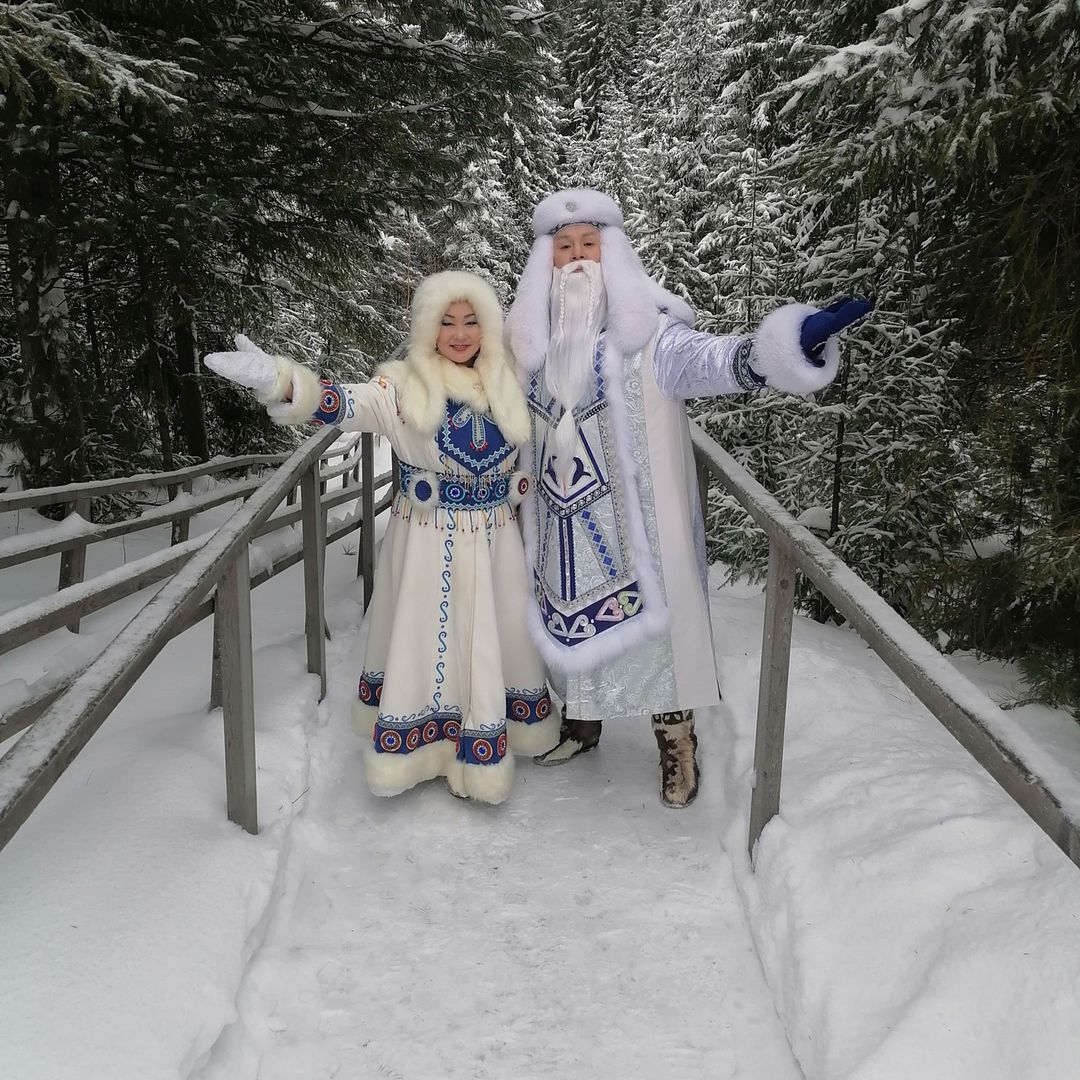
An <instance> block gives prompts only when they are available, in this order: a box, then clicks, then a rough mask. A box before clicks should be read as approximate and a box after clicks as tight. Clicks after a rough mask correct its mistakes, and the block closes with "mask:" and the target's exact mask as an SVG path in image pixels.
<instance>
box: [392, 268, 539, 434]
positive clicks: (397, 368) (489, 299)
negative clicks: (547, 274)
mask: <svg viewBox="0 0 1080 1080" xmlns="http://www.w3.org/2000/svg"><path fill="white" fill-rule="evenodd" d="M458 300H464V301H467V302H468V303H469V304H471V305H472V308H473V311H475V312H476V317H477V319H478V320H479V323H480V353H479V355H478V356H477V358H476V361H475V363H474V364H473V366H472V367H463V366H460V365H458V364H455V363H454V362H453V361H451V360H447V359H446V358H445V357H444V356H441V355H440V354H439V353H438V352H436V351H435V342H436V340H437V339H438V336H439V327H440V324H441V322H442V317H443V315H444V314H445V312H446V309H447V308H448V307H449V306H450V305H451V304H453V303H454V302H455V301H458ZM502 323H503V315H502V308H501V306H500V305H499V298H498V297H497V296H496V295H495V290H494V289H493V288H492V287H491V286H490V285H489V284H488V283H487V282H486V281H485V280H484V279H483V278H481V277H477V275H476V274H470V273H468V272H466V271H464V270H444V271H443V272H442V273H439V274H432V275H431V276H430V277H426V278H424V280H423V281H422V282H420V284H419V286H417V289H416V292H415V293H414V294H413V302H412V323H411V325H410V327H409V342H408V348H407V350H406V353H405V358H404V359H403V360H391V361H389V362H388V363H385V364H383V365H381V366H380V368H379V374H380V375H385V376H386V377H387V378H388V379H390V380H391V381H392V382H393V383H394V386H395V388H396V390H397V400H398V409H399V411H400V413H401V417H402V419H403V420H404V421H405V422H406V423H407V424H408V425H409V426H410V427H413V428H415V429H416V430H417V431H421V432H423V433H424V434H425V435H431V436H434V435H435V433H436V432H437V431H438V430H439V426H440V425H441V424H442V422H443V417H444V416H445V414H446V402H447V399H450V400H453V401H461V402H463V403H464V404H466V405H469V406H471V407H472V408H474V409H476V410H477V411H479V412H484V413H487V414H488V415H489V416H490V417H491V418H492V419H493V420H494V421H495V423H496V424H498V425H499V430H500V431H501V432H502V434H503V437H504V438H506V439H507V440H508V441H509V442H512V443H515V444H516V445H518V446H522V445H524V444H525V443H527V442H528V441H529V437H530V434H531V424H530V421H529V411H528V408H527V406H526V404H525V396H524V394H523V393H522V391H521V387H520V386H519V384H518V382H517V379H516V378H515V376H514V372H513V369H512V367H511V365H510V361H509V358H508V357H507V354H506V349H505V347H504V345H503V331H502Z"/></svg>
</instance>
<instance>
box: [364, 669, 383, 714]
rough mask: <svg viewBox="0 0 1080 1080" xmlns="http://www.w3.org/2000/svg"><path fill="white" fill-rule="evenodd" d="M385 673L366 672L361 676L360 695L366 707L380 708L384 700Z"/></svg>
mask: <svg viewBox="0 0 1080 1080" xmlns="http://www.w3.org/2000/svg"><path fill="white" fill-rule="evenodd" d="M382 688H383V673H382V672H381V671H365V672H363V673H361V675H360V686H359V695H360V700H361V701H362V702H363V703H364V704H365V705H373V706H376V707H378V704H379V702H380V700H381V699H382Z"/></svg>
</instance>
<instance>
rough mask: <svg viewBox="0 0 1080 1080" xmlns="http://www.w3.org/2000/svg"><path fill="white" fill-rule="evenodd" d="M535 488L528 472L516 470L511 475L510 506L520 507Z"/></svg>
mask: <svg viewBox="0 0 1080 1080" xmlns="http://www.w3.org/2000/svg"><path fill="white" fill-rule="evenodd" d="M532 488H533V479H532V477H531V476H530V475H529V474H528V473H527V472H522V470H521V469H515V470H514V471H513V472H512V473H511V474H510V494H509V499H510V505H511V506H520V505H521V504H522V502H523V501H524V500H525V498H526V497H527V496H528V494H529V492H530V491H532Z"/></svg>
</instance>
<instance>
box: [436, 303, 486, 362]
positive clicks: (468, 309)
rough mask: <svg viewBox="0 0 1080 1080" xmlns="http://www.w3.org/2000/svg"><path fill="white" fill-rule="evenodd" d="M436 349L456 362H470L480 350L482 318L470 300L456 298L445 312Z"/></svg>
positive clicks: (441, 354)
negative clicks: (477, 315)
mask: <svg viewBox="0 0 1080 1080" xmlns="http://www.w3.org/2000/svg"><path fill="white" fill-rule="evenodd" d="M435 349H436V351H437V352H438V353H439V355H440V356H445V357H446V359H447V360H449V361H451V362H452V363H455V364H469V363H471V362H472V361H473V360H475V359H476V354H477V353H478V352H479V351H480V320H479V319H477V317H476V312H475V311H473V307H472V304H470V303H469V302H468V300H455V301H454V302H453V303H452V304H451V305H450V306H449V307H448V308H447V309H446V311H445V312H444V313H443V317H442V324H441V325H440V326H439V336H438V338H436V339H435Z"/></svg>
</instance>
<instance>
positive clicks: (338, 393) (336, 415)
mask: <svg viewBox="0 0 1080 1080" xmlns="http://www.w3.org/2000/svg"><path fill="white" fill-rule="evenodd" d="M319 387H320V389H321V391H322V397H321V398H320V399H319V407H318V408H317V409H316V410H315V413H314V415H313V416H312V418H311V422H312V423H313V424H314V425H315V426H316V427H325V426H326V425H331V426H332V425H335V424H341V423H343V422H344V421H345V420H351V419H352V418H353V417H354V416H355V415H356V401H355V399H354V398H353V394H352V390H351V388H350V387H348V386H342V385H341V384H340V383H335V382H331V381H330V380H329V379H320V380H319Z"/></svg>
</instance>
